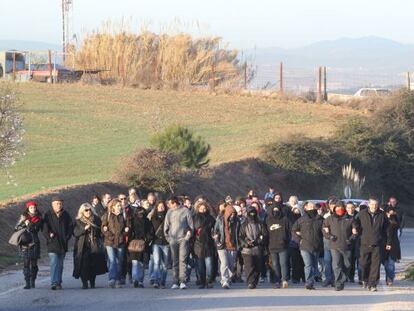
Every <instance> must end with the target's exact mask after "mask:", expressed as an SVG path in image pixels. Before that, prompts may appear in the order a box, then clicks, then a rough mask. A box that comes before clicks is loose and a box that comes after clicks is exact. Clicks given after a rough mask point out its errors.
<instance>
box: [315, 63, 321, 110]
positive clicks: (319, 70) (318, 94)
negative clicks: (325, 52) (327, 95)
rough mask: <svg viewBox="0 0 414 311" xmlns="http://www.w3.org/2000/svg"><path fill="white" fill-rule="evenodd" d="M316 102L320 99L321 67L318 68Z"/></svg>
mask: <svg viewBox="0 0 414 311" xmlns="http://www.w3.org/2000/svg"><path fill="white" fill-rule="evenodd" d="M316 100H317V102H321V100H322V67H319V68H318V92H317V98H316Z"/></svg>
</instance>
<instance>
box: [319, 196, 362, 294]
mask: <svg viewBox="0 0 414 311" xmlns="http://www.w3.org/2000/svg"><path fill="white" fill-rule="evenodd" d="M356 228H357V224H356V222H355V220H354V219H353V218H352V217H351V216H349V215H348V214H347V212H346V209H345V205H344V203H342V201H336V203H335V208H334V212H333V214H332V215H331V216H330V217H328V218H326V219H325V221H324V224H323V233H324V236H325V237H326V238H327V239H328V240H329V248H330V250H331V254H332V265H333V272H334V276H335V290H337V291H340V290H343V289H344V284H345V282H346V279H347V275H348V271H349V269H350V267H351V255H352V250H351V247H352V240H353V239H355V237H356V235H357V229H356Z"/></svg>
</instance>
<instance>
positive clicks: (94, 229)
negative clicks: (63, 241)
mask: <svg viewBox="0 0 414 311" xmlns="http://www.w3.org/2000/svg"><path fill="white" fill-rule="evenodd" d="M100 226H101V221H100V219H99V218H98V217H96V216H95V215H94V214H93V213H92V206H91V205H90V204H89V203H84V204H82V205H81V206H80V208H79V211H78V216H77V217H76V224H75V229H74V235H75V239H76V240H75V246H74V250H73V277H74V278H75V279H79V278H81V280H82V288H83V289H87V288H88V281H89V283H90V286H91V288H95V279H96V276H97V275H101V274H105V273H106V272H107V271H108V270H107V265H106V261H105V250H104V248H103V245H102V240H101V229H100Z"/></svg>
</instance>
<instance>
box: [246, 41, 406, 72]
mask: <svg viewBox="0 0 414 311" xmlns="http://www.w3.org/2000/svg"><path fill="white" fill-rule="evenodd" d="M248 54H250V55H252V56H253V57H255V60H256V63H257V64H258V65H260V64H269V63H272V62H273V63H276V62H280V61H284V62H286V64H287V65H288V64H289V65H291V66H293V67H295V66H297V67H314V66H318V65H324V66H332V67H350V66H351V67H373V68H378V67H385V68H397V67H400V68H401V70H408V69H409V68H410V67H411V69H413V68H412V67H413V66H414V44H413V45H408V44H402V43H398V42H396V41H393V40H389V39H384V38H380V37H373V36H371V37H362V38H356V39H352V38H341V39H337V40H331V41H320V42H316V43H313V44H310V45H307V46H304V47H301V48H294V49H283V48H277V47H275V48H258V49H255V50H250V51H248Z"/></svg>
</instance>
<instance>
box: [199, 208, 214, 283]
mask: <svg viewBox="0 0 414 311" xmlns="http://www.w3.org/2000/svg"><path fill="white" fill-rule="evenodd" d="M196 212H197V213H196V215H195V217H194V231H195V234H194V238H195V240H194V254H195V256H196V260H197V265H198V271H199V273H200V283H201V284H200V287H199V288H200V289H201V288H205V287H207V288H212V287H213V280H214V276H213V258H214V252H215V245H214V240H213V229H214V224H215V219H214V217H213V216H211V215H210V212H209V210H208V207H207V204H206V203H201V204H199V205H198V206H197V211H196Z"/></svg>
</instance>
